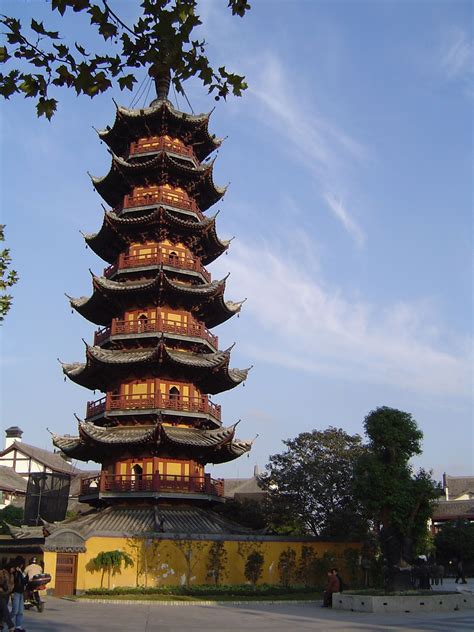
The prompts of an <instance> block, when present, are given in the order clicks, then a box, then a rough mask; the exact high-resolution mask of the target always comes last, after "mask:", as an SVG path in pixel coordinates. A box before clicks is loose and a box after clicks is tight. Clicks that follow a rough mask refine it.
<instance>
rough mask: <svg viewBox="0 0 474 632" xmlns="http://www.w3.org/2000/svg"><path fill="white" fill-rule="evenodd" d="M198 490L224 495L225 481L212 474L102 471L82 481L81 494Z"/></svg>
mask: <svg viewBox="0 0 474 632" xmlns="http://www.w3.org/2000/svg"><path fill="white" fill-rule="evenodd" d="M135 491H140V492H160V491H162V492H166V491H180V492H191V493H192V492H195V493H196V492H197V493H202V494H211V495H213V496H222V495H223V493H224V481H223V480H222V479H213V478H211V476H210V474H205V475H204V476H179V475H174V474H159V473H158V472H156V473H155V474H143V475H142V476H140V477H137V476H136V475H134V474H118V475H110V474H106V473H105V472H102V474H101V475H100V476H92V477H91V478H85V479H83V480H82V482H81V495H83V496H85V495H86V494H95V493H99V492H117V493H121V492H135Z"/></svg>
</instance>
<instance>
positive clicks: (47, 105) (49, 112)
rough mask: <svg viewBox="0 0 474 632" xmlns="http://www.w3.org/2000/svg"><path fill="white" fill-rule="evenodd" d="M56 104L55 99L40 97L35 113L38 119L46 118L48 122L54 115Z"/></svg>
mask: <svg viewBox="0 0 474 632" xmlns="http://www.w3.org/2000/svg"><path fill="white" fill-rule="evenodd" d="M57 105H58V102H57V101H56V99H46V98H45V97H40V98H39V100H38V103H37V104H36V112H37V114H38V117H40V116H46V118H47V119H48V121H50V120H51V118H52V117H53V115H54V113H55V112H56V107H57Z"/></svg>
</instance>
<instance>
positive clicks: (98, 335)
mask: <svg viewBox="0 0 474 632" xmlns="http://www.w3.org/2000/svg"><path fill="white" fill-rule="evenodd" d="M155 332H156V333H161V332H164V333H169V334H179V335H182V336H194V337H195V338H202V339H203V340H206V341H207V342H209V344H211V345H212V346H213V347H214V348H215V349H217V348H218V346H219V344H218V343H219V339H218V337H217V336H214V334H211V332H210V331H209V330H207V329H206V328H205V327H204V325H202V324H201V323H198V322H196V321H190V322H188V323H186V324H182V323H178V322H176V321H175V320H170V319H167V318H161V317H159V318H158V319H157V320H154V319H149V320H144V319H137V320H117V319H115V318H114V320H113V321H112V325H111V326H110V327H103V328H102V329H99V330H98V331H96V332H95V334H94V344H95V345H99V344H101V343H102V342H104V340H107V339H108V338H110V336H116V335H127V334H142V333H155Z"/></svg>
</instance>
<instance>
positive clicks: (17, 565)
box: [10, 557, 26, 632]
mask: <svg viewBox="0 0 474 632" xmlns="http://www.w3.org/2000/svg"><path fill="white" fill-rule="evenodd" d="M24 568H25V560H24V559H23V558H22V557H17V559H16V560H15V562H14V565H13V569H11V571H10V572H11V574H12V576H13V593H12V620H13V623H14V624H15V632H24V629H25V628H24V627H23V612H24V610H25V600H24V593H25V586H26V576H25V575H24V572H23V569H24Z"/></svg>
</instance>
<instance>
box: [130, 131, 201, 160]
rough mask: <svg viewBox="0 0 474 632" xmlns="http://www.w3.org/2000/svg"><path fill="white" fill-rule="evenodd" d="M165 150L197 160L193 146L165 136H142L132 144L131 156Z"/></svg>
mask: <svg viewBox="0 0 474 632" xmlns="http://www.w3.org/2000/svg"><path fill="white" fill-rule="evenodd" d="M163 150H164V151H166V150H167V151H171V152H173V153H175V154H179V155H180V156H186V157H188V158H192V159H193V160H195V161H196V162H197V158H196V156H195V154H194V151H193V149H192V147H187V146H186V145H184V144H183V143H179V142H176V141H173V139H171V138H164V137H163V136H154V137H151V138H140V139H139V140H138V141H136V142H134V143H131V144H130V156H134V155H136V154H146V153H153V152H155V151H163Z"/></svg>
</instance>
